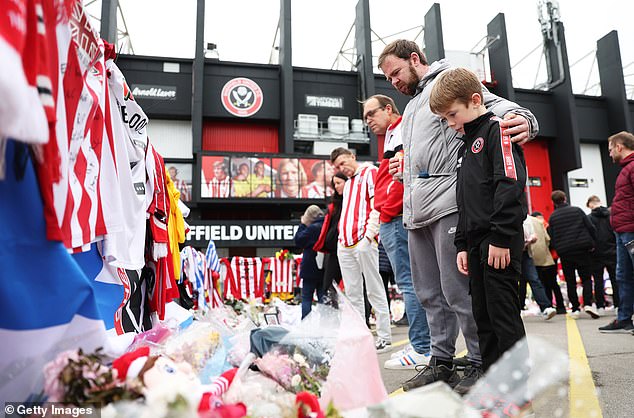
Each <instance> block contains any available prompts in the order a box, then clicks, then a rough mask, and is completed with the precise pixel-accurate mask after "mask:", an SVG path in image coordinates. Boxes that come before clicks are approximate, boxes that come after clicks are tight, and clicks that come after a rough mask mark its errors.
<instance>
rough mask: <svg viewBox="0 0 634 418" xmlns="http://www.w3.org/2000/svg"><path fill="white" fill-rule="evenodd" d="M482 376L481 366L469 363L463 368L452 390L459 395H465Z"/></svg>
mask: <svg viewBox="0 0 634 418" xmlns="http://www.w3.org/2000/svg"><path fill="white" fill-rule="evenodd" d="M482 376H484V371H483V370H482V368H481V367H476V366H473V365H471V364H470V365H469V366H468V367H467V368H466V369H465V372H464V376H463V377H462V379H461V380H460V382H459V383H458V384H457V385H456V387H455V388H453V390H454V391H455V392H456V393H457V394H459V395H465V394H467V393H468V392H469V391H470V390H471V388H472V387H473V385H475V384H476V382H477V381H478V379H480V378H481V377H482Z"/></svg>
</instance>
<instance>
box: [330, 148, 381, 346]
mask: <svg viewBox="0 0 634 418" xmlns="http://www.w3.org/2000/svg"><path fill="white" fill-rule="evenodd" d="M330 161H332V163H333V164H334V166H335V169H336V170H338V171H339V172H341V173H343V174H344V175H346V176H348V177H349V178H350V180H348V181H347V182H346V185H345V187H344V189H343V203H342V209H341V218H340V219H339V240H338V245H337V256H338V258H339V264H340V266H341V274H342V276H343V277H342V278H343V283H344V286H345V289H346V295H347V296H348V298H349V299H350V302H352V305H353V306H354V308H355V309H356V310H357V311H358V312H359V314H360V315H361V318H364V317H365V304H364V301H363V283H364V280H365V286H366V291H367V294H368V300H369V301H370V304H371V305H372V308H373V309H374V311H375V313H376V317H377V321H376V333H377V340H376V349H377V352H379V353H382V352H386V351H388V350H390V349H391V347H392V345H391V344H392V332H391V330H390V313H389V309H388V305H387V298H386V295H385V288H384V287H383V280H382V279H381V275H380V274H379V249H378V242H377V240H376V237H377V234H378V232H379V212H377V211H376V210H375V209H374V183H375V180H376V174H377V171H378V170H377V168H376V167H375V166H373V165H366V164H359V162H358V161H357V159H356V157H355V155H354V154H353V153H352V152H351V151H350V150H348V149H346V148H335V149H334V150H333V151H332V152H331V154H330Z"/></svg>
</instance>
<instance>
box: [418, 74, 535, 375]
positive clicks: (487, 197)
mask: <svg viewBox="0 0 634 418" xmlns="http://www.w3.org/2000/svg"><path fill="white" fill-rule="evenodd" d="M430 107H431V109H432V111H433V112H434V113H436V114H438V115H440V116H442V117H443V118H444V119H446V120H447V123H448V124H449V126H450V127H451V128H453V129H455V130H457V131H458V132H461V133H463V135H464V136H463V138H462V139H463V141H464V142H465V144H464V147H463V148H462V149H461V152H460V154H459V162H458V170H459V171H458V184H457V203H458V214H459V222H458V223H459V224H458V226H457V230H456V236H455V240H454V242H455V245H456V248H457V251H458V255H457V259H456V262H457V264H458V270H460V272H462V273H463V274H468V275H469V279H470V287H471V300H472V305H473V315H474V317H475V321H476V324H477V326H478V338H479V343H480V351H481V353H482V367H483V369H484V371H486V370H487V369H488V368H489V367H490V366H491V365H492V364H493V363H495V362H496V361H497V360H498V359H499V358H500V357H501V356H502V354H503V353H504V352H505V351H506V350H508V349H510V348H511V347H512V346H513V345H514V344H515V343H516V342H517V341H519V340H521V339H522V338H523V337H524V335H525V331H524V325H523V323H522V320H521V317H520V305H519V301H518V295H517V288H518V281H519V278H520V272H521V262H522V250H523V247H524V235H523V228H522V221H523V220H524V218H525V217H526V197H525V194H524V187H525V184H526V164H525V162H524V154H523V152H522V149H521V148H520V147H519V146H518V145H515V144H512V143H511V141H510V138H509V136H508V135H505V133H504V132H502V130H501V128H500V125H499V123H498V119H496V118H495V117H494V115H493V114H492V113H490V112H487V111H486V108H485V107H484V104H483V102H482V90H481V85H480V82H479V81H478V78H477V76H476V75H475V74H473V73H472V72H471V71H469V70H466V69H462V68H456V69H452V70H447V71H445V72H444V73H443V74H442V75H441V76H440V77H439V79H438V81H437V82H436V85H435V86H434V88H433V90H432V93H431V98H430Z"/></svg>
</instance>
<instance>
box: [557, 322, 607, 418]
mask: <svg viewBox="0 0 634 418" xmlns="http://www.w3.org/2000/svg"><path fill="white" fill-rule="evenodd" d="M566 330H567V333H568V356H569V358H570V388H569V391H568V397H569V399H568V400H569V404H570V415H569V416H571V417H575V418H585V417H593V418H602V417H603V414H602V412H601V405H600V404H599V398H598V397H597V391H596V388H595V387H594V381H593V380H592V372H591V370H590V364H589V363H588V357H587V356H586V350H585V348H584V346H583V340H582V339H581V334H580V333H579V328H578V327H577V322H576V321H575V320H574V319H572V318H571V317H569V316H566Z"/></svg>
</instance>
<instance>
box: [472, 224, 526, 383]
mask: <svg viewBox="0 0 634 418" xmlns="http://www.w3.org/2000/svg"><path fill="white" fill-rule="evenodd" d="M520 235H521V234H520ZM522 239H523V237H522ZM522 245H523V242H520V243H519V245H517V246H516V247H517V248H518V250H517V251H516V252H515V254H514V253H513V251H512V250H511V266H508V267H507V268H506V269H504V270H496V269H494V268H493V267H491V266H489V265H488V264H487V259H488V250H489V242H488V240H484V241H483V242H482V243H481V244H480V245H479V246H474V247H470V248H469V252H468V267H469V283H470V288H471V301H472V307H473V316H474V318H475V321H476V324H477V327H478V340H479V343H480V352H481V354H482V368H483V369H484V370H485V371H486V370H487V369H488V368H489V367H491V365H492V364H493V363H495V362H496V361H497V360H498V359H499V358H500V357H501V356H502V354H504V352H505V351H507V350H509V349H510V348H511V347H513V345H514V344H515V343H516V342H518V341H519V340H521V339H522V338H523V337H524V336H525V335H526V332H525V331H524V324H523V323H522V318H521V317H520V304H519V299H518V296H517V283H518V281H519V277H520V271H519V270H520V265H521V251H522V250H521V248H522Z"/></svg>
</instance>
